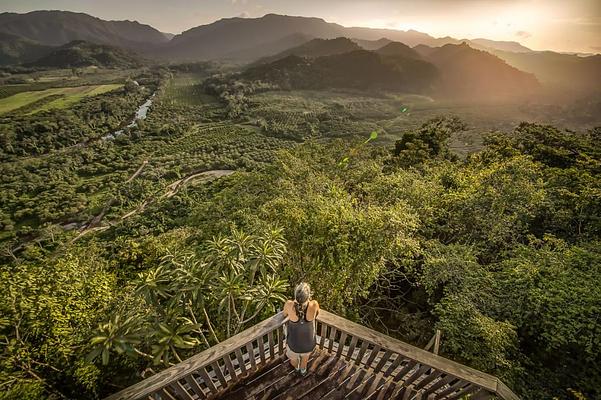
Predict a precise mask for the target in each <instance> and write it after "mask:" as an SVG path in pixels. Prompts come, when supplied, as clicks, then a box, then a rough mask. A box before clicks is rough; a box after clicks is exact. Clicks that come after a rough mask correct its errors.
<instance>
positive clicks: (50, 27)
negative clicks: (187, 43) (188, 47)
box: [0, 11, 169, 49]
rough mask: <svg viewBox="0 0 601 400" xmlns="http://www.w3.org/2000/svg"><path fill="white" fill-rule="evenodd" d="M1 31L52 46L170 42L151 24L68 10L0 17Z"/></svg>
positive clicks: (1, 15)
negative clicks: (86, 43) (87, 42)
mask: <svg viewBox="0 0 601 400" xmlns="http://www.w3.org/2000/svg"><path fill="white" fill-rule="evenodd" d="M0 32H4V33H9V34H12V35H17V36H20V37H23V38H27V39H30V40H34V41H37V42H39V43H41V44H45V45H50V46H60V45H63V44H66V43H69V42H71V41H73V40H86V41H89V42H94V43H102V44H110V45H112V46H120V47H126V48H135V49H139V48H140V47H146V46H149V45H155V44H159V43H166V42H167V41H168V40H169V39H168V38H167V37H166V36H165V35H164V34H163V33H161V32H159V31H158V30H156V29H154V28H153V27H151V26H149V25H143V24H140V23H138V22H134V21H104V20H102V19H100V18H96V17H92V16H90V15H88V14H82V13H74V12H68V11H33V12H30V13H27V14H16V13H2V14H0Z"/></svg>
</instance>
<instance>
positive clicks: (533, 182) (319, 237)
mask: <svg viewBox="0 0 601 400" xmlns="http://www.w3.org/2000/svg"><path fill="white" fill-rule="evenodd" d="M461 126H462V123H461V121H459V120H457V119H452V118H438V119H435V120H432V121H429V122H428V123H426V124H424V125H423V126H422V127H420V128H419V129H416V130H415V131H414V132H410V133H407V134H406V135H405V136H404V137H403V138H402V139H400V140H399V141H398V142H397V143H396V144H395V146H393V147H385V146H377V145H373V144H372V143H370V141H367V142H365V141H364V140H360V141H355V142H351V143H349V142H348V141H346V142H344V141H333V142H329V143H325V144H324V143H318V142H316V141H308V142H306V143H304V144H301V145H298V146H296V147H294V148H291V149H287V150H281V151H280V152H279V153H278V155H277V157H276V160H275V162H273V163H272V164H268V165H266V166H265V167H263V168H259V169H255V170H252V171H249V172H239V173H236V174H234V175H231V176H229V177H224V178H221V179H220V180H218V181H214V182H212V183H208V184H205V185H203V186H199V187H197V188H195V189H194V190H189V191H185V192H182V193H178V194H177V195H176V196H174V197H172V198H171V199H169V200H168V201H167V202H166V203H163V204H157V205H155V206H153V207H152V208H151V209H150V210H148V211H147V212H145V213H143V214H141V215H140V216H139V217H138V218H137V219H136V220H135V221H133V222H129V223H128V224H126V225H124V226H122V227H121V228H119V229H115V230H112V231H107V232H106V233H103V234H101V235H97V236H94V237H90V238H88V239H86V240H85V242H81V243H80V244H74V245H73V246H72V247H71V249H70V250H69V251H68V252H66V253H63V254H62V255H60V256H58V257H56V256H55V257H50V256H48V257H46V256H43V255H42V256H39V258H37V259H35V258H34V259H31V260H26V261H23V262H19V263H16V264H15V263H13V264H7V265H5V266H4V267H2V270H1V274H2V281H3V282H7V286H6V287H7V290H6V291H5V293H4V294H3V295H2V296H1V298H0V310H1V314H2V319H1V320H0V333H1V335H2V341H3V343H2V344H3V345H2V352H3V358H2V359H3V363H2V365H1V372H0V378H1V379H2V382H3V385H5V388H6V390H5V391H4V394H3V395H0V398H2V399H10V398H17V397H20V398H39V397H48V396H49V397H51V398H59V397H60V396H59V395H58V394H59V393H62V394H63V395H65V396H67V397H79V398H81V397H82V393H85V396H84V397H87V398H93V397H96V396H103V395H106V394H107V393H109V392H113V391H115V389H117V388H118V387H124V386H126V385H128V384H130V383H131V382H132V381H134V380H135V379H136V377H135V373H136V371H141V370H143V369H144V368H147V367H153V368H157V365H163V366H165V365H169V364H170V363H172V362H177V361H179V360H181V359H184V358H186V357H188V356H190V355H191V354H194V353H196V352H198V351H200V350H202V349H204V348H207V347H209V346H211V345H214V344H215V343H217V341H219V340H223V339H224V338H226V337H227V336H229V335H231V334H234V333H236V332H239V331H240V330H241V329H243V328H244V327H247V326H250V325H252V324H254V323H256V322H257V321H259V320H260V319H262V318H264V317H267V316H268V315H271V314H272V313H273V312H275V310H276V309H277V308H278V307H280V305H281V303H282V301H283V300H284V299H285V297H286V296H287V294H288V292H289V288H290V286H291V285H294V284H295V283H296V282H298V281H300V280H306V281H308V282H309V283H310V284H311V285H312V286H313V287H314V290H315V296H316V298H318V299H319V301H320V303H321V304H322V306H323V307H324V308H327V309H329V310H332V311H334V312H337V313H340V314H341V315H345V316H347V317H349V318H351V319H355V320H357V321H360V322H362V323H364V324H367V325H371V326H373V327H374V328H376V329H380V330H383V331H387V330H390V329H394V333H393V334H394V335H396V336H398V337H400V338H401V339H403V340H406V341H409V342H412V343H416V344H419V343H423V342H424V341H427V339H428V338H429V336H431V334H432V333H433V330H434V329H440V330H441V331H442V332H443V341H442V349H441V351H442V354H444V355H445V356H447V357H450V358H453V359H456V360H458V361H461V362H464V363H466V364H468V365H470V366H473V367H475V368H478V369H481V370H483V371H485V372H489V373H492V374H495V375H496V376H498V377H500V378H501V379H503V380H504V381H505V382H507V383H508V384H509V385H510V386H511V387H512V388H514V389H515V391H516V392H517V393H519V394H520V395H521V396H523V397H524V398H528V399H537V398H552V397H553V396H559V397H568V396H576V395H580V394H582V395H586V396H588V397H590V398H595V397H597V396H599V389H598V388H599V387H600V385H601V381H600V380H599V377H601V371H600V370H599V368H600V367H599V366H600V365H601V340H600V338H601V332H600V329H601V328H600V325H599V323H598V316H599V315H600V313H601V303H600V299H601V289H600V288H601V286H600V285H599V283H600V282H601V251H600V249H601V246H600V244H601V243H600V242H599V232H600V229H601V222H600V217H601V210H600V206H599V205H600V204H601V180H600V176H601V175H600V174H599V172H601V171H600V169H601V152H600V150H599V146H598V140H599V131H598V130H592V131H590V132H586V133H575V132H569V131H561V130H559V129H557V128H554V127H552V126H544V125H535V124H527V123H523V124H521V125H520V126H519V127H517V128H516V129H515V130H514V131H513V132H510V133H500V132H499V133H496V134H493V135H490V136H489V137H488V139H487V141H486V146H485V148H484V149H483V150H482V151H480V152H477V153H475V154H472V155H470V156H469V157H468V158H466V159H459V158H458V157H456V156H454V155H453V154H452V153H451V152H450V151H449V149H448V139H449V137H450V135H451V134H452V133H453V132H454V131H455V130H457V129H461ZM376 136H377V135H376V134H374V135H372V138H375V137H376ZM141 231H144V232H146V234H145V235H136V234H135V232H141ZM84 282H85V284H84ZM23 332H27V334H26V335H24V334H23ZM389 332H390V331H389ZM159 368H160V367H159Z"/></svg>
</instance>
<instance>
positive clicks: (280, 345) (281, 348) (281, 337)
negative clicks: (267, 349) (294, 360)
mask: <svg viewBox="0 0 601 400" xmlns="http://www.w3.org/2000/svg"><path fill="white" fill-rule="evenodd" d="M277 332H278V354H279V355H281V356H283V355H284V328H283V327H281V326H278V330H277Z"/></svg>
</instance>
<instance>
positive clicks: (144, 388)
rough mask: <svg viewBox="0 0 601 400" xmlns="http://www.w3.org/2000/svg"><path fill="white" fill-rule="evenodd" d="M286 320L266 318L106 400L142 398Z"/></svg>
mask: <svg viewBox="0 0 601 400" xmlns="http://www.w3.org/2000/svg"><path fill="white" fill-rule="evenodd" d="M286 320H287V318H286V317H284V315H283V314H282V313H278V314H276V315H274V316H273V317H271V318H268V319H266V320H264V321H262V322H259V323H258V324H256V325H254V326H252V327H250V328H248V329H246V330H244V331H242V332H240V333H239V334H237V335H235V336H232V337H231V338H229V339H227V340H224V341H223V342H221V343H218V344H216V345H215V346H213V347H211V348H208V349H207V350H205V351H203V352H201V353H199V354H196V355H194V356H192V357H190V358H188V359H187V360H184V361H183V362H181V363H179V364H177V365H174V366H173V367H171V368H167V369H166V370H164V371H161V372H159V373H158V374H156V375H153V376H151V377H149V378H148V379H145V380H143V381H141V382H138V383H137V384H135V385H132V386H130V387H128V388H126V389H123V390H122V391H120V392H118V393H115V394H113V395H111V396H109V397H107V400H133V399H138V398H144V397H146V396H148V395H150V394H152V393H154V392H156V391H158V390H160V389H161V388H162V387H164V386H166V385H167V384H168V383H169V382H173V381H174V380H179V379H182V378H184V377H185V376H186V375H188V374H189V373H190V372H193V371H196V370H197V369H199V368H201V367H204V366H205V365H208V364H210V363H212V362H213V361H216V360H218V359H220V358H222V357H223V356H225V355H226V354H228V353H229V352H231V351H232V349H233V348H236V347H239V346H241V345H243V344H244V343H246V342H247V341H248V340H249V338H256V337H258V336H259V335H263V334H265V333H266V332H268V331H269V332H270V331H273V330H274V329H276V328H277V327H278V326H281V325H282V324H284V323H285V322H286Z"/></svg>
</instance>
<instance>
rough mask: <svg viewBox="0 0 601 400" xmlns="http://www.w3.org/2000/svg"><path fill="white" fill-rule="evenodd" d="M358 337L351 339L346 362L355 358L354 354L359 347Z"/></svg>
mask: <svg viewBox="0 0 601 400" xmlns="http://www.w3.org/2000/svg"><path fill="white" fill-rule="evenodd" d="M357 340H359V339H358V338H357V336H353V338H352V339H351V344H350V345H349V348H348V351H347V352H346V357H345V358H346V361H349V360H350V359H351V357H353V353H354V352H355V347H357Z"/></svg>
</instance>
